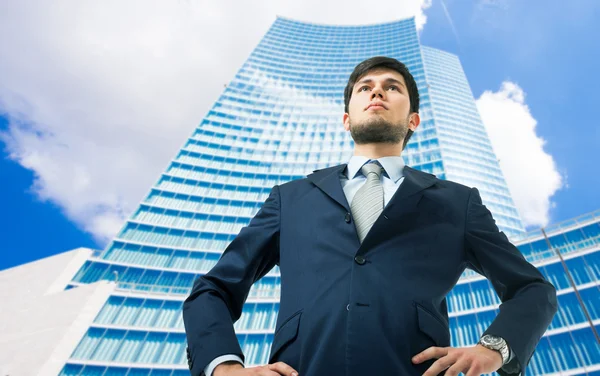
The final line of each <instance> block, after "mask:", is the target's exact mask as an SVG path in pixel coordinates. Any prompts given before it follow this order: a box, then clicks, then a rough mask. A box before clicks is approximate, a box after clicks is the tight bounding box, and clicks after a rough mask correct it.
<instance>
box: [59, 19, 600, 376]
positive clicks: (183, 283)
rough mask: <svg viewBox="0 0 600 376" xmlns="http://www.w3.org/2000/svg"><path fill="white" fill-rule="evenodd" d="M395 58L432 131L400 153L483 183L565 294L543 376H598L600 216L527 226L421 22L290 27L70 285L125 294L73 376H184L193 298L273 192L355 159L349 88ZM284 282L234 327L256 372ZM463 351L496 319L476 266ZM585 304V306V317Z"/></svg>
mask: <svg viewBox="0 0 600 376" xmlns="http://www.w3.org/2000/svg"><path fill="white" fill-rule="evenodd" d="M377 55H384V56H390V57H394V58H397V59H398V60H400V61H402V62H404V63H405V64H406V65H407V66H408V68H409V69H410V71H411V73H412V74H413V75H414V77H415V79H416V82H417V85H418V88H419V92H420V95H421V107H420V112H421V117H422V123H421V126H420V127H419V129H418V130H417V132H416V133H415V134H414V135H413V137H412V139H411V141H410V143H409V144H408V145H407V148H406V150H405V152H404V153H403V156H404V159H405V162H406V163H407V164H408V165H410V166H412V167H415V168H417V169H420V170H423V171H426V172H429V173H433V174H436V175H437V176H438V177H440V178H444V179H450V180H453V181H457V182H460V183H463V184H466V185H469V186H476V187H478V188H479V190H480V192H481V195H482V198H483V201H484V203H485V204H486V205H487V206H488V208H490V210H491V211H492V213H493V214H494V218H495V219H496V222H497V224H498V226H499V227H500V229H501V230H503V231H504V232H505V233H507V234H508V235H509V236H510V237H512V238H513V239H517V244H518V245H519V248H520V249H521V251H522V252H523V254H524V255H525V256H526V257H527V258H528V260H530V261H531V262H533V263H534V264H535V265H536V266H537V267H539V269H540V270H541V271H542V273H543V274H544V275H545V276H546V277H547V278H548V279H549V280H550V281H551V282H552V283H554V284H555V286H556V287H557V289H558V291H559V292H558V294H559V302H560V305H561V306H560V311H559V313H558V314H557V316H556V318H555V320H554V322H553V323H552V326H551V328H550V329H549V331H548V332H547V333H546V335H545V336H544V338H542V341H541V343H540V345H539V346H538V350H537V351H536V353H535V354H534V357H533V359H532V361H531V364H530V368H529V370H530V372H531V373H532V374H558V373H559V372H561V371H565V370H567V371H566V373H564V374H573V375H575V374H592V373H591V371H592V370H595V372H599V370H600V347H599V344H598V343H597V342H596V340H595V339H594V336H593V331H592V329H591V327H590V325H589V322H588V321H587V317H586V315H585V313H586V312H587V313H588V315H591V320H595V321H594V323H595V325H596V326H598V325H599V320H600V308H599V307H600V285H599V282H598V281H599V278H600V242H599V239H600V225H599V223H600V212H596V213H593V214H591V215H588V216H586V217H582V218H578V219H576V220H573V221H570V222H568V223H564V224H560V225H558V226H556V227H555V228H553V229H548V230H547V234H548V237H549V241H550V242H551V244H552V246H553V247H557V249H558V250H559V251H560V252H562V254H563V255H564V258H565V265H566V266H567V267H568V268H567V269H568V270H570V271H571V273H572V277H573V280H574V283H575V286H576V287H577V292H578V293H579V294H580V298H581V299H578V298H577V296H576V293H575V289H574V288H573V286H572V285H571V284H570V280H569V279H568V278H567V274H566V272H565V269H564V268H563V267H562V266H563V264H562V263H561V261H560V259H559V258H558V257H557V255H556V253H555V251H554V250H552V249H550V248H549V247H548V245H547V244H546V242H545V238H543V237H541V234H539V233H537V232H534V233H527V234H526V233H524V230H523V225H522V223H521V221H520V219H519V215H518V213H517V210H516V209H515V207H514V204H513V201H512V199H511V196H510V193H509V191H508V188H507V186H506V183H505V181H504V178H503V176H502V173H501V171H500V168H499V166H498V162H497V160H496V157H495V155H494V152H493V150H492V148H491V145H490V142H489V139H488V136H487V134H486V132H485V129H484V127H483V124H482V122H481V119H480V117H479V114H478V112H477V109H476V107H475V102H474V99H473V95H472V93H471V90H470V88H469V85H468V82H467V80H466V77H465V75H464V72H463V70H462V67H461V65H460V62H459V60H458V58H457V57H456V56H454V55H452V54H449V53H446V52H443V51H439V50H436V49H433V48H429V47H424V46H422V45H421V44H420V42H419V38H418V35H417V30H416V27H415V23H414V20H413V19H407V20H401V21H396V22H390V23H384V24H377V25H366V26H326V25H316V24H310V23H303V22H297V21H293V20H289V19H285V18H278V19H277V20H276V21H275V23H274V24H273V25H272V27H271V28H270V29H269V31H268V32H267V34H266V35H265V36H264V37H263V39H262V41H261V42H260V43H259V45H258V46H257V47H256V48H255V50H254V51H253V52H252V54H251V55H250V57H249V58H248V60H247V61H246V62H245V63H244V64H243V66H242V67H241V68H240V70H239V71H238V72H237V74H236V75H235V77H234V78H233V79H232V80H231V82H230V83H229V84H228V85H227V86H226V88H225V90H224V91H223V93H222V94H221V96H220V97H219V99H218V100H217V101H216V102H215V104H214V105H213V106H212V108H211V109H210V111H209V112H208V114H207V115H206V117H205V118H204V119H203V120H202V121H201V123H200V124H199V125H198V126H197V127H196V128H195V129H194V130H193V132H192V135H191V136H190V138H189V139H188V140H187V141H186V142H185V144H184V145H183V147H182V148H181V149H180V150H179V151H178V152H177V154H176V156H175V158H174V159H173V160H172V161H171V163H170V165H169V166H168V168H167V169H166V171H165V172H164V173H163V174H162V175H161V176H160V178H159V179H158V181H157V182H156V184H154V186H153V187H152V188H151V190H150V192H149V193H148V195H147V196H146V197H145V198H144V199H143V201H142V202H141V204H140V205H139V208H138V209H137V210H136V211H135V212H134V213H133V214H132V216H131V217H130V218H129V220H128V221H127V222H126V223H125V225H124V227H123V228H122V230H121V231H120V232H119V233H118V234H117V236H116V237H115V238H114V239H113V241H112V242H111V243H110V244H109V245H108V246H107V248H106V249H105V250H103V251H101V252H97V253H95V254H94V255H93V256H92V257H90V258H89V259H88V260H87V261H86V262H85V263H84V265H83V267H81V268H80V269H79V271H78V272H77V273H76V275H75V276H74V277H73V279H72V281H71V282H70V284H69V285H68V286H67V288H68V289H70V288H78V287H80V286H82V285H86V284H90V283H94V282H97V281H100V280H108V281H114V282H115V283H116V288H115V290H114V291H113V293H112V294H111V296H110V297H109V298H108V300H107V301H106V303H105V304H104V306H103V307H102V308H101V309H100V311H99V313H98V315H97V316H96V317H95V319H94V320H93V323H92V324H91V325H90V327H89V329H88V330H87V332H86V334H85V335H84V336H83V338H82V339H81V341H80V342H79V343H78V345H77V346H76V348H75V349H74V351H73V352H72V354H71V355H70V357H69V359H68V361H67V362H66V364H65V366H64V368H63V370H62V373H61V374H62V375H165V376H166V375H186V374H189V372H188V370H187V363H186V356H185V346H186V344H185V334H184V328H183V322H182V317H181V305H182V303H183V300H184V299H185V298H186V296H187V294H189V291H190V288H191V286H192V283H193V281H194V280H195V279H196V278H198V277H199V276H200V275H202V274H204V273H206V272H208V270H210V269H211V268H212V267H213V266H214V265H215V264H216V262H217V261H218V259H219V257H220V255H221V253H222V252H223V251H224V250H225V248H226V247H227V245H228V244H229V242H230V241H231V240H232V239H233V238H234V237H235V236H236V235H237V234H238V232H239V231H240V229H241V228H242V227H243V226H246V225H247V224H248V223H249V221H250V219H251V218H252V217H253V215H254V214H255V213H256V212H257V211H258V209H259V208H260V206H261V205H262V203H263V202H264V200H265V199H266V197H267V195H268V193H269V191H270V189H271V187H272V186H274V185H276V184H282V183H284V182H287V181H290V180H293V179H300V178H303V177H305V176H306V174H307V173H310V172H312V171H313V170H316V169H320V168H324V167H328V166H333V165H337V164H340V163H345V162H347V161H348V159H349V158H350V156H351V154H352V148H353V142H352V139H351V138H350V135H349V133H347V132H345V131H344V129H343V126H342V114H343V90H344V87H345V85H346V82H347V80H348V77H349V75H350V73H351V71H352V70H353V68H354V67H355V65H356V64H357V63H359V62H360V61H362V60H364V59H366V58H368V57H372V56H377ZM279 285H280V274H279V270H278V269H277V268H275V269H273V270H272V271H271V272H269V274H267V275H266V276H265V277H264V278H262V279H261V280H260V281H258V282H257V283H256V284H255V285H254V286H253V288H252V290H251V293H250V295H249V297H248V300H247V302H246V305H245V306H244V310H243V314H242V317H241V318H240V320H239V321H238V322H236V324H235V327H236V330H237V333H238V338H239V341H240V343H241V345H242V348H243V350H244V353H245V355H246V364H247V365H256V364H264V363H265V362H266V361H267V357H268V352H269V348H270V344H271V341H272V339H273V330H274V326H275V320H276V316H277V312H278V310H279V303H278V301H279ZM447 300H448V307H449V310H450V331H451V334H452V344H453V346H469V345H474V344H475V343H476V341H477V339H478V338H479V335H480V334H481V333H482V332H483V331H484V330H485V328H487V326H488V325H489V324H490V323H491V321H492V320H493V318H494V317H495V315H496V313H497V312H498V305H499V303H500V302H499V300H498V298H497V296H496V294H495V292H494V291H493V289H492V287H491V284H490V283H489V282H488V281H487V280H486V279H483V278H482V277H480V276H478V275H476V274H474V273H470V272H467V273H465V275H464V276H463V278H462V279H461V280H460V281H459V284H458V285H457V286H456V287H455V289H454V290H453V291H452V292H451V293H450V294H449V295H448V297H447ZM584 308H586V311H584V310H583V309H584Z"/></svg>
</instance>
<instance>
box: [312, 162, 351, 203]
mask: <svg viewBox="0 0 600 376" xmlns="http://www.w3.org/2000/svg"><path fill="white" fill-rule="evenodd" d="M345 168H346V164H342V165H339V166H334V167H329V168H325V169H322V170H316V171H314V172H313V173H312V174H310V175H308V176H307V178H308V180H310V181H311V182H312V183H313V184H314V185H316V186H317V187H319V189H320V190H322V191H323V192H324V193H325V194H326V195H328V196H329V197H331V198H332V199H333V200H334V201H335V202H337V203H338V204H340V205H341V206H342V207H343V208H344V209H346V211H347V212H349V211H350V205H348V200H346V195H344V190H343V189H342V183H341V181H340V178H343V176H344V175H343V174H344V169H345Z"/></svg>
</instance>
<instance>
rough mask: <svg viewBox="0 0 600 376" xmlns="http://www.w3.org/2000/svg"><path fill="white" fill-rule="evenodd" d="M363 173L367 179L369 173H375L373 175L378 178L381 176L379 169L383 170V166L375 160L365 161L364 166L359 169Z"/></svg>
mask: <svg viewBox="0 0 600 376" xmlns="http://www.w3.org/2000/svg"><path fill="white" fill-rule="evenodd" d="M360 170H361V171H362V173H363V175H364V176H365V177H366V178H367V179H369V174H375V175H373V177H374V176H377V179H379V177H380V176H381V171H382V170H383V167H381V165H380V164H379V163H378V162H377V161H371V162H368V163H365V165H364V166H362V168H361V169H360Z"/></svg>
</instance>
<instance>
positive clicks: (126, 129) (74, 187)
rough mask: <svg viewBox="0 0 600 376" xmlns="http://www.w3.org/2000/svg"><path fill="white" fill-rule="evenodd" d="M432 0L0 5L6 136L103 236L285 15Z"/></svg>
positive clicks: (48, 196) (54, 192)
mask: <svg viewBox="0 0 600 376" xmlns="http://www.w3.org/2000/svg"><path fill="white" fill-rule="evenodd" d="M430 5H431V0H410V1H402V2H400V1H382V2H378V3H377V8H374V7H373V4H372V3H368V2H365V1H361V2H349V1H342V0H336V1H327V2H323V1H317V0H310V1H277V0H272V1H257V2H233V1H219V2H217V1H200V2H187V1H165V2H148V1H127V2H122V1H101V2H98V1H91V0H86V1H64V2H47V1H37V2H35V1H27V2H23V1H16V2H2V3H0V72H2V80H0V112H3V113H5V114H6V115H7V116H8V117H9V118H10V125H9V128H8V130H7V131H6V132H4V133H1V134H0V140H2V141H3V142H4V144H5V147H6V149H7V151H8V152H9V153H10V158H12V159H13V160H15V161H17V162H19V163H20V164H21V165H22V166H24V167H26V168H28V169H30V170H32V171H33V172H34V173H35V182H34V185H33V187H32V190H33V191H34V192H35V194H36V195H37V196H38V197H39V198H40V199H42V200H48V201H51V202H53V203H55V204H57V205H58V206H59V207H61V208H62V209H63V211H64V213H65V215H66V216H67V217H69V218H70V219H71V220H73V221H74V222H75V223H77V224H78V225H79V226H80V227H81V228H83V229H84V230H85V231H88V232H90V233H91V234H93V235H94V236H95V237H96V238H97V239H98V241H99V242H100V243H104V242H106V241H107V240H108V239H110V238H111V237H112V236H113V235H114V234H115V233H116V231H118V229H119V228H120V227H121V225H122V223H123V221H124V220H125V218H126V217H127V216H129V215H130V213H131V212H132V211H133V210H134V209H135V208H136V206H137V204H138V203H139V201H140V200H141V199H143V197H144V196H145V194H146V193H147V192H148V189H149V187H150V186H151V185H152V184H153V183H154V182H155V181H156V180H157V179H158V177H159V175H160V173H161V172H162V171H164V169H165V168H166V166H167V164H168V161H169V160H170V159H171V158H172V157H174V156H175V153H176V152H177V150H178V148H179V147H180V146H181V145H182V144H183V143H184V141H185V140H186V138H187V137H188V136H189V135H190V134H191V132H192V131H193V129H194V127H195V126H196V125H197V124H198V122H199V121H200V120H201V119H202V117H203V116H204V115H205V113H206V112H207V111H208V109H209V108H210V106H211V105H212V103H213V102H214V101H215V100H216V99H217V97H218V96H219V94H220V93H221V91H222V89H223V85H224V84H226V83H227V82H228V81H229V80H230V79H231V77H233V75H234V74H235V72H236V71H237V69H239V67H240V66H241V65H242V64H243V62H244V60H245V59H246V57H247V56H248V55H249V53H250V52H251V51H252V49H253V48H254V47H255V46H256V45H257V44H258V42H259V41H260V38H261V37H262V36H263V35H264V33H265V32H266V31H267V29H268V28H269V26H270V25H271V24H272V23H273V22H274V21H275V17H276V15H280V16H284V17H289V18H294V19H298V20H303V21H311V22H317V23H327V24H369V23H377V22H385V21H391V20H396V19H401V18H405V17H409V16H412V15H416V22H417V24H418V25H419V27H422V26H423V25H424V24H425V22H426V17H425V15H424V14H423V9H425V8H427V7H429V6H430Z"/></svg>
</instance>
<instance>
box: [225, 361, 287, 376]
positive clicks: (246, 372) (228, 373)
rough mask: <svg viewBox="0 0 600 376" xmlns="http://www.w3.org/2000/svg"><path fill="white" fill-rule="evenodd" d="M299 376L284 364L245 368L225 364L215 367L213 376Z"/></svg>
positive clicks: (234, 363) (237, 364)
mask: <svg viewBox="0 0 600 376" xmlns="http://www.w3.org/2000/svg"><path fill="white" fill-rule="evenodd" d="M281 375H283V376H298V371H296V370H295V369H293V368H292V367H290V366H288V365H287V364H285V363H284V362H277V363H273V364H267V365H264V366H260V367H251V368H244V366H242V365H241V364H240V363H238V362H225V363H221V364H219V365H218V366H217V367H215V370H214V371H213V376H281Z"/></svg>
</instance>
